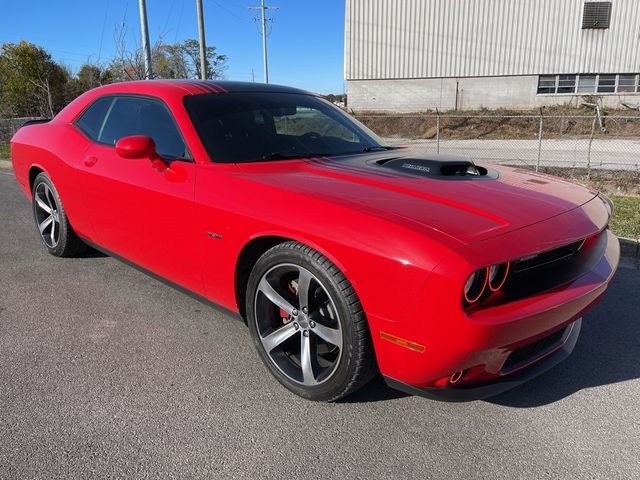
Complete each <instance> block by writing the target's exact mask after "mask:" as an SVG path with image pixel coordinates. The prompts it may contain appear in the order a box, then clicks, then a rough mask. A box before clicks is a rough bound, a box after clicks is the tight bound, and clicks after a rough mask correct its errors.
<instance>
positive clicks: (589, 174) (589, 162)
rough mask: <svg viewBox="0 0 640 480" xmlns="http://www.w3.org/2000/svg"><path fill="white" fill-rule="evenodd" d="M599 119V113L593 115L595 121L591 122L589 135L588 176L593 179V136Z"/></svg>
mask: <svg viewBox="0 0 640 480" xmlns="http://www.w3.org/2000/svg"><path fill="white" fill-rule="evenodd" d="M597 121H598V115H597V114H596V115H594V116H593V123H592V124H591V135H590V136H589V148H588V150H587V178H588V179H591V144H592V143H593V136H594V134H595V132H596V122H597Z"/></svg>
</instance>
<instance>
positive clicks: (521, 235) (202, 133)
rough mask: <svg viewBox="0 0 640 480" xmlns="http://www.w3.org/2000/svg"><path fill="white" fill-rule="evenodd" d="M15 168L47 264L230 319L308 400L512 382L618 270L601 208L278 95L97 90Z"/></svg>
mask: <svg viewBox="0 0 640 480" xmlns="http://www.w3.org/2000/svg"><path fill="white" fill-rule="evenodd" d="M11 156H12V159H13V166H14V171H15V175H16V178H17V180H18V183H19V184H20V187H21V189H22V190H23V191H24V193H25V195H27V197H28V198H29V199H31V201H32V203H33V214H34V217H35V223H36V227H37V229H38V232H39V234H40V237H41V240H42V243H43V245H44V247H45V248H46V249H47V250H48V251H49V252H50V253H51V254H53V255H55V256H60V257H66V256H72V255H74V254H77V253H78V252H80V251H81V250H82V249H83V248H84V247H85V246H86V245H90V246H93V247H94V248H96V249H99V250H102V251H104V252H106V253H108V254H109V255H113V256H115V257H119V258H121V259H123V260H126V261H127V262H130V263H132V264H134V265H136V266H137V267H139V268H141V269H143V270H145V271H148V272H150V273H152V274H154V275H156V276H158V277H160V278H162V279H164V280H166V281H169V282H171V283H172V284H174V285H177V286H179V287H181V288H183V289H185V290H187V291H189V292H192V293H194V294H196V295H198V296H199V297H203V298H205V299H206V300H208V301H209V302H212V303H214V304H216V305H219V306H221V307H224V308H225V309H226V310H229V311H231V312H233V313H234V314H236V315H239V316H241V317H242V318H243V319H244V320H245V321H246V323H247V325H248V327H249V330H250V332H251V337H252V339H253V343H254V344H255V347H256V349H257V351H258V354H259V355H260V357H261V358H262V360H263V362H264V364H265V365H266V367H267V368H268V370H269V371H270V372H271V373H272V374H273V376H275V378H276V379H277V380H278V381H279V382H280V383H282V384H283V385H284V386H285V387H287V388H288V389H289V390H291V391H293V392H294V393H296V394H298V395H300V396H302V397H305V398H308V399H312V400H324V401H332V400H337V399H339V398H342V397H344V396H345V395H348V394H350V393H352V392H354V391H355V390H357V389H358V388H360V387H362V386H363V385H364V384H366V383H367V381H369V380H370V379H371V378H372V376H373V375H375V374H376V373H377V372H381V374H382V375H383V376H384V378H385V380H386V382H387V384H388V385H390V386H392V387H393V388H397V389H399V390H403V391H406V392H410V393H414V394H418V395H423V396H426V397H430V398H436V399H443V400H454V401H461V400H473V399H480V398H485V397H488V396H491V395H495V394H498V393H500V392H503V391H505V390H507V389H509V388H512V387H514V386H516V385H518V384H520V383H522V382H524V381H526V380H528V379H530V378H532V377H534V376H536V375H538V374H540V373H542V372H544V371H545V370H547V369H549V368H551V367H552V366H554V365H556V364H557V363H558V362H560V361H561V360H563V359H564V358H566V357H567V356H568V355H569V354H570V353H571V351H572V349H573V348H574V345H575V344H576V341H577V339H578V335H579V333H580V324H581V317H582V315H583V314H584V313H585V312H586V311H587V310H588V309H589V307H591V306H592V305H593V304H594V302H596V301H597V300H598V299H599V298H600V297H601V296H602V295H603V294H604V292H605V290H606V289H607V286H608V285H609V283H610V281H611V278H612V276H613V274H614V272H615V270H616V268H617V265H618V259H619V245H618V241H617V239H616V237H615V236H614V235H613V234H612V233H611V232H610V230H609V229H608V228H607V226H608V222H609V218H610V216H611V213H612V207H611V203H610V202H609V200H608V199H607V198H605V197H604V196H602V195H598V193H596V192H593V191H590V190H588V189H586V188H584V187H581V186H578V185H574V184H572V183H569V182H566V181H563V180H559V179H556V178H552V177H549V176H545V175H540V174H537V173H533V172H530V171H526V170H521V169H518V168H512V167H502V166H501V167H497V166H488V165H476V164H474V163H473V162H470V161H468V160H464V159H456V158H446V157H435V156H428V155H427V156H425V155H422V154H415V153H412V152H411V151H410V150H407V149H400V148H394V147H390V146H387V145H385V144H384V143H383V142H382V141H381V140H380V139H379V138H378V137H376V135H375V134H374V133H372V132H371V131H369V130H368V129H367V128H366V127H364V126H363V125H361V124H360V123H358V122H357V121H355V120H354V119H353V118H351V117H349V116H348V115H346V114H345V113H343V112H342V111H340V110H339V109H338V108H336V107H334V106H333V105H331V104H330V103H328V102H326V101H324V100H322V99H321V98H319V97H318V96H315V95H312V94H309V93H306V92H303V91H300V90H296V89H293V88H288V87H282V86H275V85H260V84H252V83H238V82H215V83H214V82H201V81H142V82H129V83H119V84H113V85H108V86H105V87H100V88H97V89H94V90H91V91H89V92H87V93H85V94H84V95H82V96H80V97H79V98H77V99H76V100H75V101H73V102H72V103H71V104H70V105H68V106H67V107H66V108H65V109H64V110H63V111H61V112H60V113H59V114H58V115H56V117H55V118H53V119H52V120H49V121H43V122H39V123H35V124H34V123H32V124H29V125H26V126H24V127H23V128H21V129H20V130H19V131H18V133H16V135H15V136H14V138H13V139H12V142H11Z"/></svg>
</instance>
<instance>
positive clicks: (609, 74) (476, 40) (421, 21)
mask: <svg viewBox="0 0 640 480" xmlns="http://www.w3.org/2000/svg"><path fill="white" fill-rule="evenodd" d="M344 62H345V67H344V68H345V79H346V81H347V98H348V103H349V107H350V108H353V109H354V110H360V111H361V110H390V111H418V110H426V109H433V108H436V107H437V108H440V109H442V110H449V109H456V108H457V109H475V108H481V107H487V108H498V107H508V108H530V107H536V106H541V105H549V104H558V103H570V102H572V103H578V102H579V101H581V100H582V97H583V96H586V95H595V96H598V97H601V98H602V101H603V103H604V104H605V105H609V106H618V105H619V104H620V102H626V103H630V104H637V103H638V102H640V90H639V87H638V82H639V80H640V78H639V73H640V0H611V1H592V0H346V25H345V60H344Z"/></svg>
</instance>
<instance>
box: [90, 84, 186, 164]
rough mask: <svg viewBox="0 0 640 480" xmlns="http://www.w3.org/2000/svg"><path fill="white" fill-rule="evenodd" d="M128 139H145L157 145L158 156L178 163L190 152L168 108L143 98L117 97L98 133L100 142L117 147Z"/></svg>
mask: <svg viewBox="0 0 640 480" xmlns="http://www.w3.org/2000/svg"><path fill="white" fill-rule="evenodd" d="M129 135H146V136H148V137H151V138H152V139H153V141H154V142H155V144H156V150H157V152H158V154H159V155H160V156H161V157H163V158H166V159H169V160H175V159H179V158H185V157H187V148H186V145H185V143H184V141H183V140H182V136H181V135H180V132H179V131H178V128H177V127H176V124H175V122H174V120H173V118H172V117H171V114H170V113H169V111H168V109H167V107H166V106H165V105H164V104H162V103H161V102H158V101H155V100H151V99H147V98H141V97H133V96H131V97H116V98H115V100H114V101H113V103H112V104H111V106H110V108H109V111H108V113H107V117H106V119H105V121H104V123H103V124H102V128H101V129H100V131H99V132H98V137H97V141H98V142H101V143H106V144H108V145H115V144H116V142H117V141H118V140H120V139H121V138H123V137H127V136H129Z"/></svg>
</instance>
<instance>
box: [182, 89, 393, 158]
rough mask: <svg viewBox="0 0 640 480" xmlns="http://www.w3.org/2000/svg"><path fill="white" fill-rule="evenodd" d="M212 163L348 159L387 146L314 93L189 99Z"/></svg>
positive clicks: (185, 102) (196, 127)
mask: <svg viewBox="0 0 640 480" xmlns="http://www.w3.org/2000/svg"><path fill="white" fill-rule="evenodd" d="M184 104H185V107H186V109H187V112H188V113H189V116H190V117H191V121H192V122H193V125H194V126H195V129H196V131H197V132H198V135H199V136H200V139H201V140H202V143H203V145H204V147H205V148H206V150H207V152H208V154H209V157H210V158H211V160H212V161H213V162H220V163H241V162H256V161H267V160H281V159H287V158H300V157H305V156H312V155H346V154H353V153H360V152H368V151H374V150H382V149H386V148H388V147H385V146H383V145H382V142H381V141H380V139H379V138H378V137H376V135H375V134H374V133H373V132H371V131H370V130H369V129H367V127H365V126H364V125H362V124H360V123H359V122H357V121H356V120H354V119H352V118H351V117H350V116H349V115H347V114H346V113H344V112H342V111H341V110H340V109H338V108H337V107H335V106H334V105H332V104H331V103H329V102H327V101H325V100H323V99H321V98H318V97H314V96H312V95H304V94H292V93H266V92H250V93H249V92H247V93H229V94H211V95H193V96H188V97H185V99H184Z"/></svg>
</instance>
